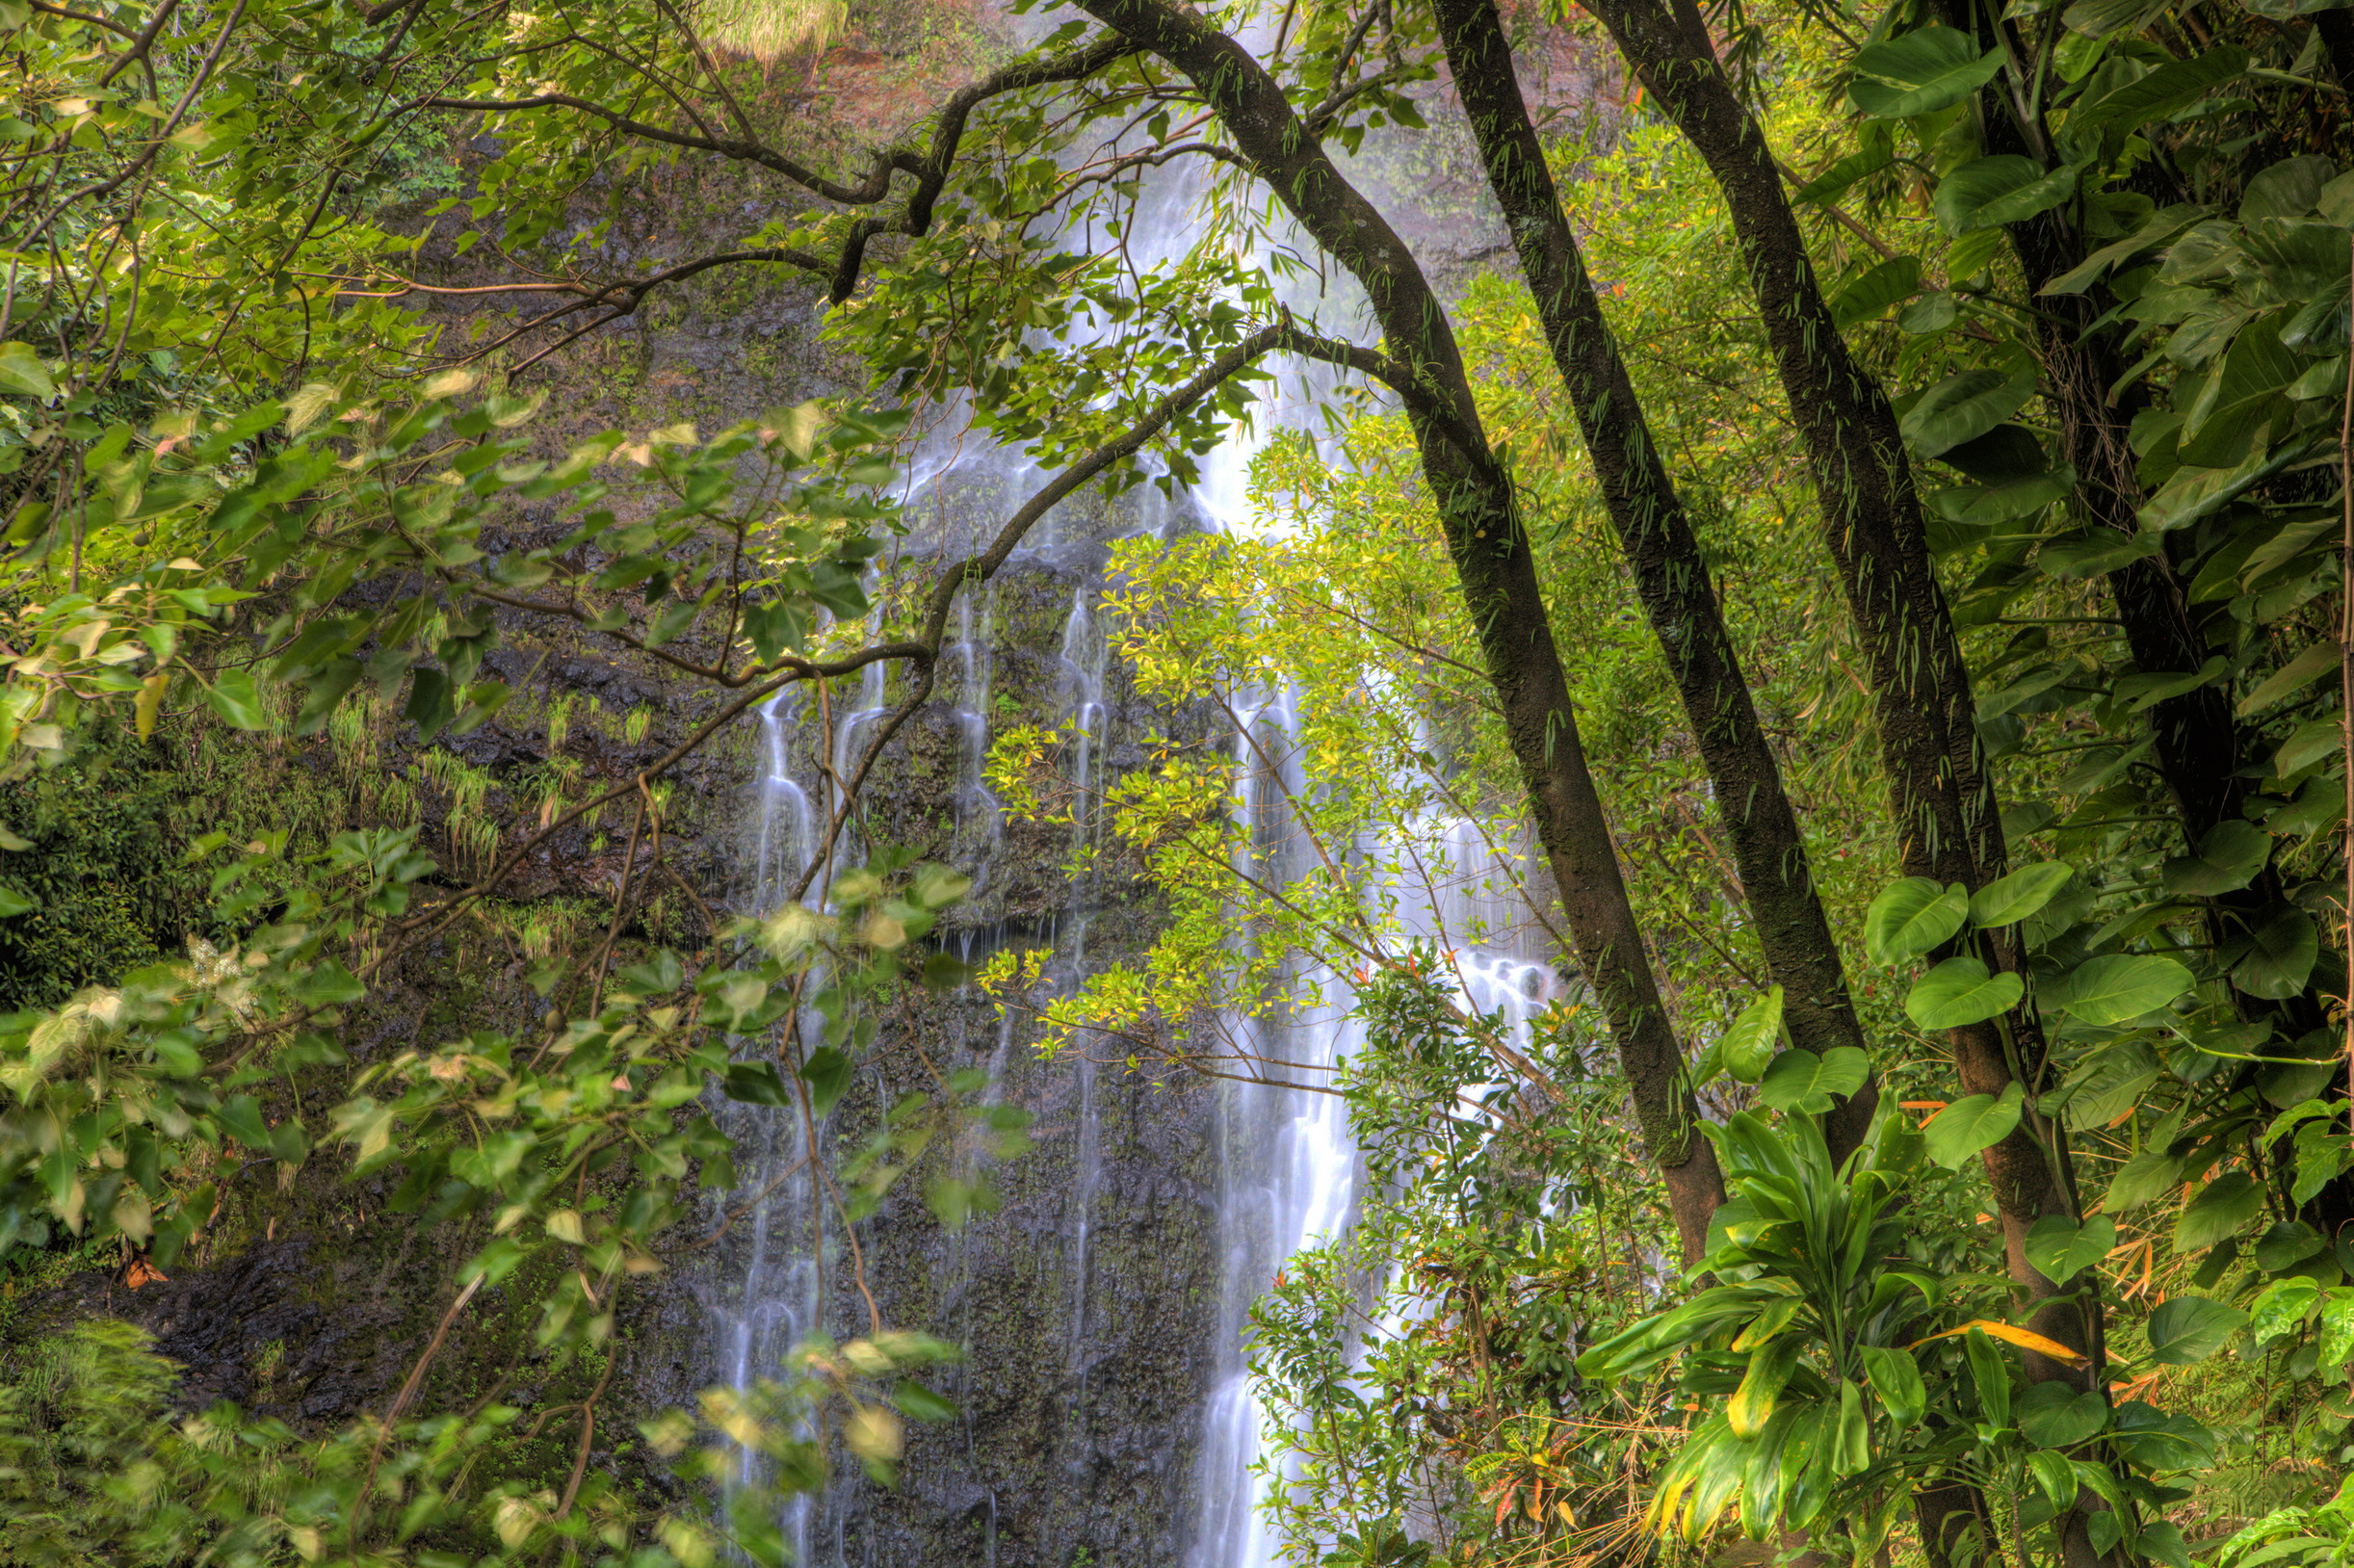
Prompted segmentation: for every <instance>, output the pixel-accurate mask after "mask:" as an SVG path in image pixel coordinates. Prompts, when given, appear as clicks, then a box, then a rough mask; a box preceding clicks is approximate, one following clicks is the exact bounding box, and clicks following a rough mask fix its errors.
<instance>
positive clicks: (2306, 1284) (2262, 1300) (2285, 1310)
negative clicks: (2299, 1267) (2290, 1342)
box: [2248, 1274, 2321, 1345]
mask: <svg viewBox="0 0 2354 1568" xmlns="http://www.w3.org/2000/svg"><path fill="white" fill-rule="evenodd" d="M2320 1304H2321V1286H2320V1283H2319V1282H2318V1281H2317V1280H2315V1279H2313V1278H2311V1277H2310V1276H2308V1275H2304V1274H2293V1275H2291V1276H2289V1278H2287V1279H2276V1280H2274V1281H2273V1282H2272V1283H2271V1284H2269V1285H2267V1286H2265V1287H2264V1288H2263V1290H2262V1292H2261V1293H2259V1294H2258V1295H2257V1297H2256V1300H2255V1301H2254V1303H2252V1305H2251V1309H2250V1312H2249V1315H2248V1333H2249V1336H2250V1337H2251V1338H2253V1339H2254V1340H2255V1341H2256V1343H2257V1344H2258V1345H2262V1344H2264V1343H2265V1342H2266V1341H2269V1340H2277V1339H2284V1338H2287V1337H2288V1336H2289V1335H2292V1334H2299V1333H2302V1332H2303V1331H2304V1328H2305V1320H2306V1319H2308V1318H2310V1317H2312V1316H2313V1315H2314V1312H2315V1309H2316V1308H2317V1307H2319V1306H2320Z"/></svg>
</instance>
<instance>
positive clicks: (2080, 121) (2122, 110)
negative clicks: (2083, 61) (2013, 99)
mask: <svg viewBox="0 0 2354 1568" xmlns="http://www.w3.org/2000/svg"><path fill="white" fill-rule="evenodd" d="M2069 17H2070V21H2069V25H2071V26H2074V25H2075V13H2074V12H2073V11H2071V12H2070V13H2069ZM2247 67H2248V52H2247V51H2246V50H2245V49H2242V48H2239V47H2238V46H2237V45H2236V44H2226V45H2224V46H2223V47H2222V48H2220V49H2210V50H2209V51H2208V52H2207V53H2205V54H2203V55H2200V56H2198V57H2197V58H2196V59H2192V60H2170V61H2168V62H2166V64H2164V65H2160V66H2158V68H2157V69H2156V70H2153V71H2151V72H2149V73H2148V74H2147V75H2145V76H2142V77H2139V78H2137V79H2136V80H2134V81H2131V82H2127V83H2125V84H2124V85H2123V86H2121V87H2116V88H2112V89H2110V90H2109V91H2106V92H2105V93H2103V94H2101V96H2099V97H2097V98H2094V99H2092V100H2090V101H2088V102H2083V103H2079V104H2077V105H2076V106H2075V107H2073V108H2071V109H2070V110H2069V111H2068V125H2067V128H2068V130H2069V131H2070V132H2072V133H2074V132H2082V131H2089V130H2097V129H2103V128H2106V129H2107V130H2108V131H2110V132H2111V133H2112V134H2114V135H2118V136H2123V135H2126V134H2128V133H2130V132H2132V131H2137V130H2139V129H2140V128H2141V127H2142V126H2144V125H2147V124H2149V123H2150V121H2152V120H2154V119H2160V118H2164V117H2165V116H2168V115H2171V114H2173V113H2174V112H2175V111H2176V110H2177V109H2180V108H2182V107H2183V106H2184V104H2187V103H2189V102H2190V101H2191V100H2192V99H2193V98H2196V97H2198V96H2200V95H2201V94H2202V93H2204V92H2206V91H2208V90H2209V89H2210V88H2212V87H2215V86H2217V85H2219V84H2221V83H2224V82H2228V81H2230V80H2231V79H2232V78H2233V77H2235V76H2237V75H2238V74H2239V73H2240V72H2241V71H2243V70H2245V69H2247Z"/></svg>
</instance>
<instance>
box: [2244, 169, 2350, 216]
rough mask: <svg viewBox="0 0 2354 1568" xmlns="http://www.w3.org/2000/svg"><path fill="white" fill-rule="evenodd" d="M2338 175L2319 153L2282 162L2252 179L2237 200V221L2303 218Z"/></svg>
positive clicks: (2251, 177)
mask: <svg viewBox="0 0 2354 1568" xmlns="http://www.w3.org/2000/svg"><path fill="white" fill-rule="evenodd" d="M2337 175H2338V166H2337V165H2336V164H2334V163H2332V162H2330V161H2329V160H2328V159H2327V158H2324V157H2322V156H2321V155H2320V154H2318V153H2313V152H2308V153H2303V154H2300V155H2299V156H2297V157H2294V158H2284V159H2282V160H2281V161H2280V162H2279V163H2277V164H2271V165H2268V166H2266V167H2265V168H2263V169H2262V170H2258V171H2257V172H2256V173H2255V174H2253V175H2251V176H2250V177H2249V179H2248V183H2247V184H2246V186H2245V187H2243V188H2242V192H2241V195H2240V197H2239V221H2240V222H2243V223H2245V222H2250V221H2251V220H2254V219H2258V218H2302V217H2304V216H2305V215H2306V214H2307V213H2309V212H2312V211H2313V210H2314V207H2315V204H2316V203H2318V202H2319V201H2320V199H2321V191H2322V188H2323V187H2324V186H2326V185H2328V184H2329V182H2330V181H2331V180H2333V179H2335V178H2337Z"/></svg>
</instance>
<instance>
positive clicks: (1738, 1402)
mask: <svg viewBox="0 0 2354 1568" xmlns="http://www.w3.org/2000/svg"><path fill="white" fill-rule="evenodd" d="M1804 1348H1805V1341H1803V1340H1802V1339H1800V1338H1798V1337H1797V1336H1795V1335H1792V1336H1791V1337H1790V1338H1787V1339H1779V1340H1776V1341H1774V1342H1773V1343H1772V1344H1770V1345H1766V1346H1760V1347H1759V1348H1757V1349H1755V1350H1752V1351H1750V1352H1749V1370H1748V1372H1746V1373H1744V1374H1743V1375H1742V1377H1741V1385H1740V1387H1739V1388H1738V1389H1736V1390H1735V1391H1734V1393H1733V1398H1732V1399H1731V1400H1729V1401H1728V1402H1727V1403H1726V1405H1725V1422H1726V1424H1728V1425H1730V1426H1731V1427H1732V1428H1733V1432H1734V1435H1735V1436H1737V1437H1755V1436H1756V1435H1757V1434H1758V1433H1759V1432H1761V1431H1763V1430H1764V1429H1765V1427H1766V1418H1767V1417H1769V1416H1771V1415H1772V1414H1773V1407H1774V1401H1775V1400H1777V1399H1779V1398H1781V1397H1782V1388H1783V1385H1784V1384H1786V1383H1788V1382H1789V1381H1790V1374H1791V1373H1792V1372H1794V1371H1795V1370H1796V1369H1797V1366H1798V1352H1799V1351H1800V1350H1802V1349H1804Z"/></svg>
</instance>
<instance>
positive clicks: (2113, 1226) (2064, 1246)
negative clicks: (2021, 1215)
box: [2027, 1215, 2117, 1285]
mask: <svg viewBox="0 0 2354 1568" xmlns="http://www.w3.org/2000/svg"><path fill="white" fill-rule="evenodd" d="M2116 1244H2117V1222H2116V1221H2115V1220H2113V1219H2111V1218H2109V1217H2108V1216H2107V1215H2094V1216H2093V1217H2092V1218H2090V1219H2087V1220H2083V1221H2081V1222H2079V1221H2077V1220H2074V1219H2070V1218H2069V1217H2068V1216H2067V1215H2045V1216H2044V1217H2043V1218H2041V1219H2038V1220H2037V1221H2035V1223H2034V1224H2033V1225H2032V1226H2030V1227H2029V1228H2028V1230H2027V1262H2029V1263H2031V1264H2033V1265H2034V1266H2035V1267H2036V1268H2037V1269H2038V1270H2039V1271H2040V1272H2041V1273H2042V1274H2043V1276H2044V1278H2046V1279H2048V1280H2052V1281H2053V1282H2055V1283H2057V1284H2062V1285H2065V1284H2066V1283H2067V1282H2068V1281H2070V1280H2072V1279H2074V1278H2076V1277H2077V1275H2079V1274H2080V1273H2082V1272H2083V1271H2084V1270H2085V1269H2087V1268H2090V1267H2093V1265H2095V1264H2097V1263H2099V1262H2100V1261H2101V1260H2102V1259H2104V1258H2106V1257H2107V1256H2108V1254H2109V1249H2110V1248H2112V1247H2114V1246H2115V1245H2116Z"/></svg>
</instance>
